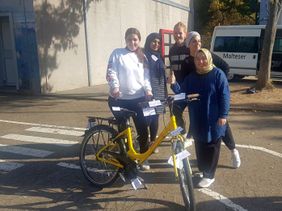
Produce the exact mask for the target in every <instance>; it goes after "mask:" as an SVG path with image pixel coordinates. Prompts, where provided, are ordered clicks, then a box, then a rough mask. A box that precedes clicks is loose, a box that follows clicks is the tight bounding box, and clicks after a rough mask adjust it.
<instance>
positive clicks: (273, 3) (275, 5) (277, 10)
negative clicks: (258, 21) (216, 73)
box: [256, 0, 282, 90]
mask: <svg viewBox="0 0 282 211" xmlns="http://www.w3.org/2000/svg"><path fill="white" fill-rule="evenodd" d="M281 11H282V0H269V18H268V21H267V24H266V27H265V34H264V39H263V44H262V53H261V59H260V63H259V71H258V80H257V82H256V89H257V90H263V89H266V88H273V85H272V82H271V79H270V72H271V61H272V51H273V46H274V41H275V36H276V30H277V22H278V19H279V17H280V15H281Z"/></svg>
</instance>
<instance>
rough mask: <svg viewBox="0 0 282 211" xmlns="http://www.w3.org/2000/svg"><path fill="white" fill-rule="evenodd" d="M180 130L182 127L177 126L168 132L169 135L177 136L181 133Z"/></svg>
mask: <svg viewBox="0 0 282 211" xmlns="http://www.w3.org/2000/svg"><path fill="white" fill-rule="evenodd" d="M182 130H183V128H182V127H178V128H176V129H175V130H173V131H171V132H170V135H171V136H177V135H179V134H180V133H181V131H182Z"/></svg>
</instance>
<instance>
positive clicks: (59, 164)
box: [57, 162, 80, 169]
mask: <svg viewBox="0 0 282 211" xmlns="http://www.w3.org/2000/svg"><path fill="white" fill-rule="evenodd" d="M57 165H58V166H62V167H65V168H70V169H80V166H78V165H75V164H72V163H65V162H60V163H58V164H57Z"/></svg>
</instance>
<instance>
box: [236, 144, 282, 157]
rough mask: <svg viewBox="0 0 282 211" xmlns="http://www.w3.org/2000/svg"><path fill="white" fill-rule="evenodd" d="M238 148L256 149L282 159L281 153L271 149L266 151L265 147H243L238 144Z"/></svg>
mask: <svg viewBox="0 0 282 211" xmlns="http://www.w3.org/2000/svg"><path fill="white" fill-rule="evenodd" d="M236 147H240V148H245V149H255V150H259V151H262V152H266V153H268V154H271V155H274V156H277V157H279V158H282V154H281V153H279V152H275V151H273V150H270V149H266V148H264V147H259V146H252V145H242V144H236Z"/></svg>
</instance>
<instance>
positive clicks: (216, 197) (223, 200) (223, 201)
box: [198, 188, 247, 211]
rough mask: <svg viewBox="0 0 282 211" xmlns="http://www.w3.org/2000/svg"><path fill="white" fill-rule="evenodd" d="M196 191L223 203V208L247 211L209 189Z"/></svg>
mask: <svg viewBox="0 0 282 211" xmlns="http://www.w3.org/2000/svg"><path fill="white" fill-rule="evenodd" d="M198 191H200V192H202V193H204V194H206V195H208V196H211V197H212V198H214V199H216V200H218V201H220V202H221V203H223V204H224V205H225V206H227V207H230V208H231V209H233V210H236V211H247V210H246V209H244V208H243V207H241V206H239V205H237V204H235V203H233V202H232V201H231V200H230V199H228V198H227V197H225V196H223V195H221V194H219V193H217V192H215V191H212V190H211V189H208V188H201V189H198Z"/></svg>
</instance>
